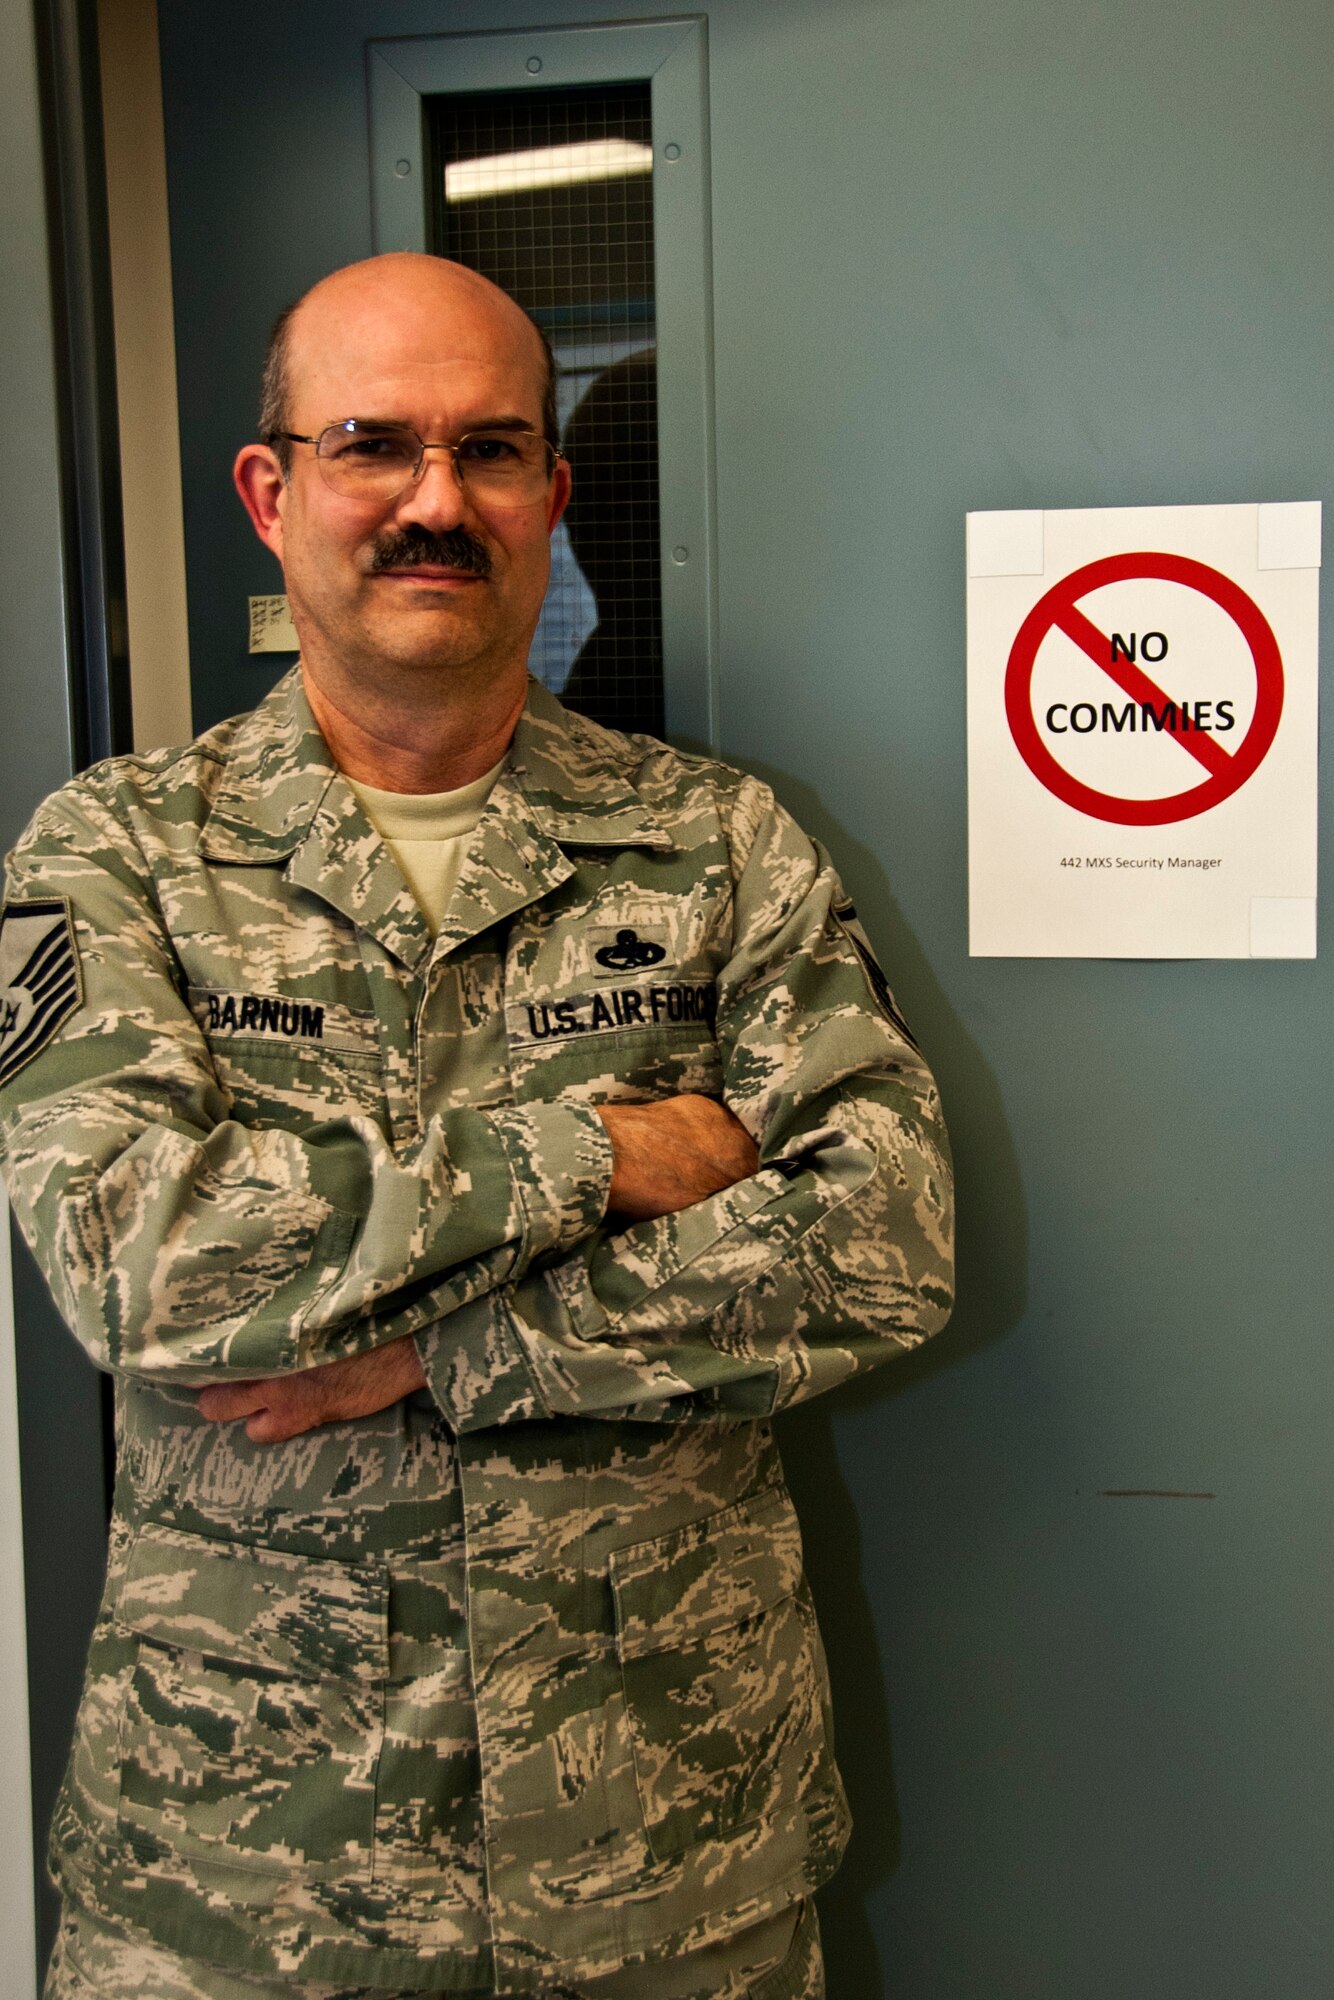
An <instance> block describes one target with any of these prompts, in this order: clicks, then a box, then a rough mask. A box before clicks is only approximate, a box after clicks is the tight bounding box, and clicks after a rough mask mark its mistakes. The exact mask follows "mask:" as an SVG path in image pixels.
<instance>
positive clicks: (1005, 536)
mask: <svg viewBox="0 0 1334 2000" xmlns="http://www.w3.org/2000/svg"><path fill="white" fill-rule="evenodd" d="M967 534H968V574H969V576H1041V575H1042V568H1043V534H1042V509H1041V508H1040V507H1026V508H1024V509H1022V510H1020V509H1017V508H1016V509H1011V510H1009V511H1005V512H998V513H991V514H970V515H969V516H968V517H967Z"/></svg>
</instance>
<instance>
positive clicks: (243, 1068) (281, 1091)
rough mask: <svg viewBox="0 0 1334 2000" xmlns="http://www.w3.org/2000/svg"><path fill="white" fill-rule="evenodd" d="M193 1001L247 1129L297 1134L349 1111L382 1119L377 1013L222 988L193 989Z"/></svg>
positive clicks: (219, 1073) (220, 1076)
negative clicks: (260, 1127)
mask: <svg viewBox="0 0 1334 2000" xmlns="http://www.w3.org/2000/svg"><path fill="white" fill-rule="evenodd" d="M189 1000H190V1009H191V1012H192V1013H193V1014H194V1017H195V1019H196V1021H198V1023H199V1026H200V1028H201V1029H202V1031H203V1034H204V1038H205V1040H206V1041H207V1042H208V1045H209V1053H210V1055H211V1057H212V1059H213V1067H214V1069H215V1071H216V1072H217V1076H218V1081H219V1082H220V1083H221V1084H222V1085H223V1087H224V1088H225V1089H226V1091H227V1093H228V1095H229V1096H230V1097H231V1100H232V1108H233V1111H234V1112H235V1115H236V1117H237V1118H238V1119H239V1120H240V1121H241V1123H242V1124H263V1125H279V1126H286V1127H287V1128H289V1129H298V1130H299V1129H301V1128H302V1127H304V1126H306V1125H308V1124H310V1123H311V1122H312V1121H316V1120H322V1119H328V1118H330V1117H336V1116H338V1115H339V1114H340V1113H342V1112H346V1111H348V1110H356V1111H365V1112H369V1113H370V1115H371V1116H372V1117H374V1118H377V1119H380V1120H381V1121H383V1118H384V1115H385V1112H384V1084H383V1078H382V1074H381V1065H380V1048H379V1038H378V1034H377V1029H376V1021H375V1016H374V1014H372V1013H369V1012H367V1013H360V1012H356V1011H354V1010H353V1009H352V1008H350V1007H341V1006H337V1005H334V1004H332V1003H330V1002H327V1001H319V1000H309V999H301V998H294V997H292V996H291V995H280V994H274V993H249V992H240V991H230V990H227V989H224V988H221V987H206V986H192V987H191V988H190V992H189Z"/></svg>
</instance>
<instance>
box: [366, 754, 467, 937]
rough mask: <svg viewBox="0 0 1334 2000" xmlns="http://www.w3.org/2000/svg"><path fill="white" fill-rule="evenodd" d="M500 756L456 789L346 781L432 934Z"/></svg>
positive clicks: (459, 866)
mask: <svg viewBox="0 0 1334 2000" xmlns="http://www.w3.org/2000/svg"><path fill="white" fill-rule="evenodd" d="M504 761H505V760H504V758H503V757H502V758H501V760H500V763H499V764H496V765H494V766H493V767H492V768H491V770H489V771H488V772H486V774H485V775H484V776H483V777H480V778H474V780H473V782H472V783H471V784H470V785H460V787H459V789H458V790H457V791H456V792H381V791H377V790H376V788H375V786H374V785H360V784H358V783H357V781H356V780H355V779H354V778H349V779H348V783H349V785H351V787H352V789H353V791H354V792H355V793H356V795H357V797H358V798H359V799H360V801H361V806H362V810H363V812H364V813H365V815H366V817H367V819H368V820H369V821H370V823H371V825H372V826H373V827H374V828H375V831H376V832H377V833H378V834H379V836H380V838H381V840H382V841H383V842H384V844H385V846H386V847H387V848H388V849H389V852H390V853H391V854H392V855H393V857H394V859H395V861H396V862H397V863H398V865H399V867H400V868H401V869H402V871H403V874H404V876H405V878H406V880H407V885H408V887H409V889H411V891H412V893H413V895H414V896H415V897H416V898H417V902H418V904H419V905H420V907H421V912H422V915H423V916H424V917H425V919H426V921H427V923H428V924H429V926H430V930H431V936H432V937H434V936H435V934H436V932H437V931H438V930H439V928H440V920H441V918H442V917H443V916H444V914H445V910H446V909H447V907H448V905H449V899H450V897H451V895H452V894H453V893H454V884H455V883H456V882H457V880H458V877H459V869H460V868H461V867H462V866H463V857H464V855H465V854H466V853H467V850H468V838H469V836H470V834H471V833H472V830H473V828H474V827H475V826H476V824H477V822H478V820H479V819H480V818H481V817H482V811H483V808H484V807H485V805H486V802H487V800H488V798H489V797H490V796H491V787H492V786H493V785H494V784H495V782H496V779H497V778H498V777H499V775H500V770H501V765H503V763H504Z"/></svg>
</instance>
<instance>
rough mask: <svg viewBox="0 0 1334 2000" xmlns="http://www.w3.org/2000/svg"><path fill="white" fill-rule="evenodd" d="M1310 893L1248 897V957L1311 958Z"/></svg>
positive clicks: (1312, 907)
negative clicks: (1249, 907) (1249, 919)
mask: <svg viewBox="0 0 1334 2000" xmlns="http://www.w3.org/2000/svg"><path fill="white" fill-rule="evenodd" d="M1315 936H1316V932H1315V897H1314V896H1252V897H1251V957H1252V958H1314V957H1315Z"/></svg>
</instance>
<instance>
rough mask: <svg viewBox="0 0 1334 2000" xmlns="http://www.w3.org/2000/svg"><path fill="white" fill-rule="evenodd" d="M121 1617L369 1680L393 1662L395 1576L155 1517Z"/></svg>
mask: <svg viewBox="0 0 1334 2000" xmlns="http://www.w3.org/2000/svg"><path fill="white" fill-rule="evenodd" d="M116 1616H117V1619H118V1621H119V1623H120V1624H121V1625H123V1626H125V1627H126V1628H127V1629H128V1630H129V1631H131V1632H137V1633H139V1634H140V1635H141V1637H143V1638H145V1639H151V1640H153V1641H155V1642H156V1643H157V1644H158V1645H160V1646H179V1647H181V1648H183V1649H185V1650H187V1651H190V1652H198V1653H211V1654H213V1655H214V1656H215V1657H217V1658H219V1659H222V1660H229V1661H235V1662H237V1663H238V1664H241V1665H247V1666H252V1667H261V1668H268V1669H270V1670H271V1671H275V1672H278V1673H287V1674H297V1675H300V1676H302V1677H303V1678H305V1679H309V1680H347V1681H356V1682H358V1683H359V1684H361V1685H367V1684H371V1683H374V1682H377V1681H382V1680H384V1679H385V1677H386V1675H387V1673H388V1664H389V1579H388V1574H387V1572H386V1571H384V1570H383V1569H378V1568H375V1567H371V1566H368V1567H367V1568H365V1569H361V1568H353V1567H352V1566H350V1565H349V1564H346V1563H336V1562H327V1561H323V1560H321V1559H319V1558H317V1557H312V1556H294V1555H283V1554H280V1553H279V1552H277V1551H276V1550H273V1549H260V1548H254V1547H251V1546H250V1545H248V1544H247V1543H243V1542H221V1541H214V1540H212V1539H210V1538H209V1537H208V1536H206V1535H187V1534H183V1533H181V1532H180V1530H179V1529H176V1528H164V1527H159V1526H157V1525H154V1524H150V1525H148V1526H147V1527H143V1528H141V1529H140V1530H139V1533H138V1535H137V1537H136V1539H135V1544H134V1547H133V1549H132V1550H131V1551H130V1560H129V1563H128V1566H127V1568H126V1572H125V1580H124V1582H123V1584H122V1585H121V1591H120V1596H119V1599H118V1600H117V1605H116Z"/></svg>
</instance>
